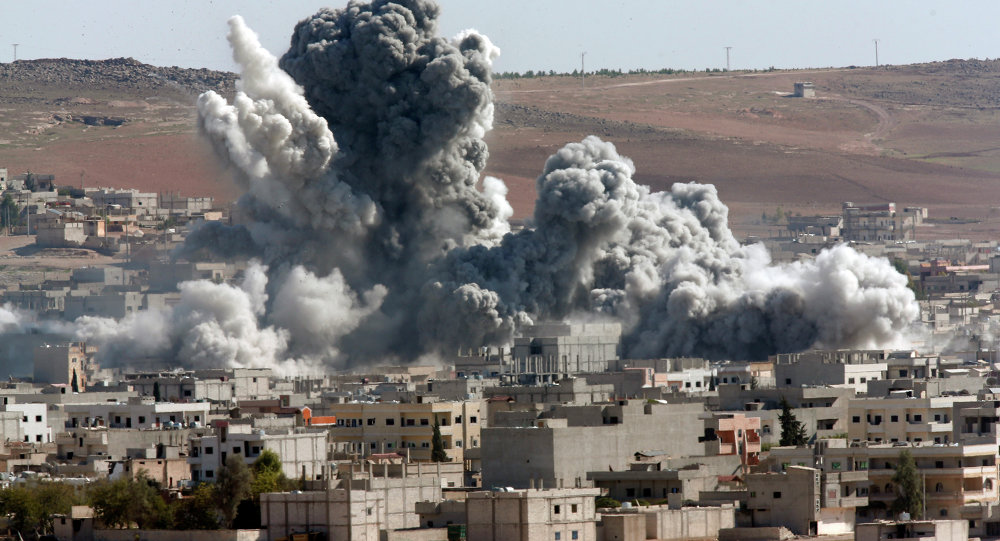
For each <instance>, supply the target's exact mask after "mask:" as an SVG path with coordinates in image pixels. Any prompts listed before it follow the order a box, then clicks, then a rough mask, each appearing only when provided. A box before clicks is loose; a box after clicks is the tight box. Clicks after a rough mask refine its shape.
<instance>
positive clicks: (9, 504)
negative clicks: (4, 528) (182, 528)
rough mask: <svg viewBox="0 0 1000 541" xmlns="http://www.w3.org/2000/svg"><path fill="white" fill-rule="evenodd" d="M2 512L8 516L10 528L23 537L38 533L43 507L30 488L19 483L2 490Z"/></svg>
mask: <svg viewBox="0 0 1000 541" xmlns="http://www.w3.org/2000/svg"><path fill="white" fill-rule="evenodd" d="M0 513H2V514H4V515H6V516H7V517H8V519H9V522H8V524H9V525H10V529H11V530H14V531H16V532H17V533H18V534H20V535H21V537H28V536H31V537H34V536H35V534H36V533H38V530H37V528H38V522H39V515H40V514H41V508H40V506H39V504H38V499H37V498H35V497H34V494H33V493H32V491H31V489H30V488H28V487H26V486H24V485H17V486H14V487H11V488H7V489H4V490H2V491H0Z"/></svg>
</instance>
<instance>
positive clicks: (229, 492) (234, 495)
mask: <svg viewBox="0 0 1000 541" xmlns="http://www.w3.org/2000/svg"><path fill="white" fill-rule="evenodd" d="M252 487H253V473H251V472H250V468H248V467H247V465H246V462H243V457H242V456H241V455H229V456H228V457H227V458H226V463H225V464H224V465H223V466H222V468H220V469H219V476H218V478H217V479H216V482H215V495H216V505H217V506H218V508H219V512H220V513H221V514H222V518H223V521H224V524H225V525H226V527H227V528H228V527H231V526H232V524H233V519H235V518H236V510H237V509H238V508H239V506H240V502H242V501H243V500H245V499H247V498H249V497H250V496H251V490H252Z"/></svg>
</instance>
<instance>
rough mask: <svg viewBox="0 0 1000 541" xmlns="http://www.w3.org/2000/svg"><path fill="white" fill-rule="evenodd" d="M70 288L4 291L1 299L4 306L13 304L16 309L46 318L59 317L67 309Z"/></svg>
mask: <svg viewBox="0 0 1000 541" xmlns="http://www.w3.org/2000/svg"><path fill="white" fill-rule="evenodd" d="M68 294H69V288H66V287H57V288H52V289H40V288H24V289H10V290H7V291H4V292H3V294H2V296H0V299H2V300H3V304H11V305H13V306H14V307H15V308H20V309H21V310H27V311H30V312H36V313H38V314H39V315H41V316H44V317H59V316H60V315H61V314H62V312H63V311H64V310H65V309H66V295H68Z"/></svg>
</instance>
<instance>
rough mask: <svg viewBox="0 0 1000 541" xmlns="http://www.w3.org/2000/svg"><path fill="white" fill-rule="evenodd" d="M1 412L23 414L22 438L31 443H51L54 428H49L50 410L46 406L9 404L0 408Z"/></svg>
mask: <svg viewBox="0 0 1000 541" xmlns="http://www.w3.org/2000/svg"><path fill="white" fill-rule="evenodd" d="M0 411H8V412H17V413H20V414H21V429H20V433H21V438H22V440H23V441H26V442H30V443H51V442H52V428H51V427H50V426H49V421H48V417H49V415H48V413H49V412H48V410H47V408H46V405H45V404H18V403H14V402H8V403H7V404H4V405H2V406H0Z"/></svg>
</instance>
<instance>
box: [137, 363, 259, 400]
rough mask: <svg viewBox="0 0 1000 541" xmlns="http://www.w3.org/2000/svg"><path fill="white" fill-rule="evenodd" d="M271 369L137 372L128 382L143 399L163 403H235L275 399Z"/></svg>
mask: <svg viewBox="0 0 1000 541" xmlns="http://www.w3.org/2000/svg"><path fill="white" fill-rule="evenodd" d="M272 377H273V373H272V371H271V369H270V368H217V369H204V370H186V371H172V372H133V373H129V374H126V375H125V379H124V382H125V383H126V384H128V385H131V386H132V388H133V389H135V391H136V392H138V393H139V394H140V395H143V396H149V397H157V396H159V399H160V400H164V401H167V400H170V401H178V400H180V401H196V400H207V401H210V402H221V403H231V402H233V401H235V400H261V399H268V398H271V389H270V387H271V379H272Z"/></svg>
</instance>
